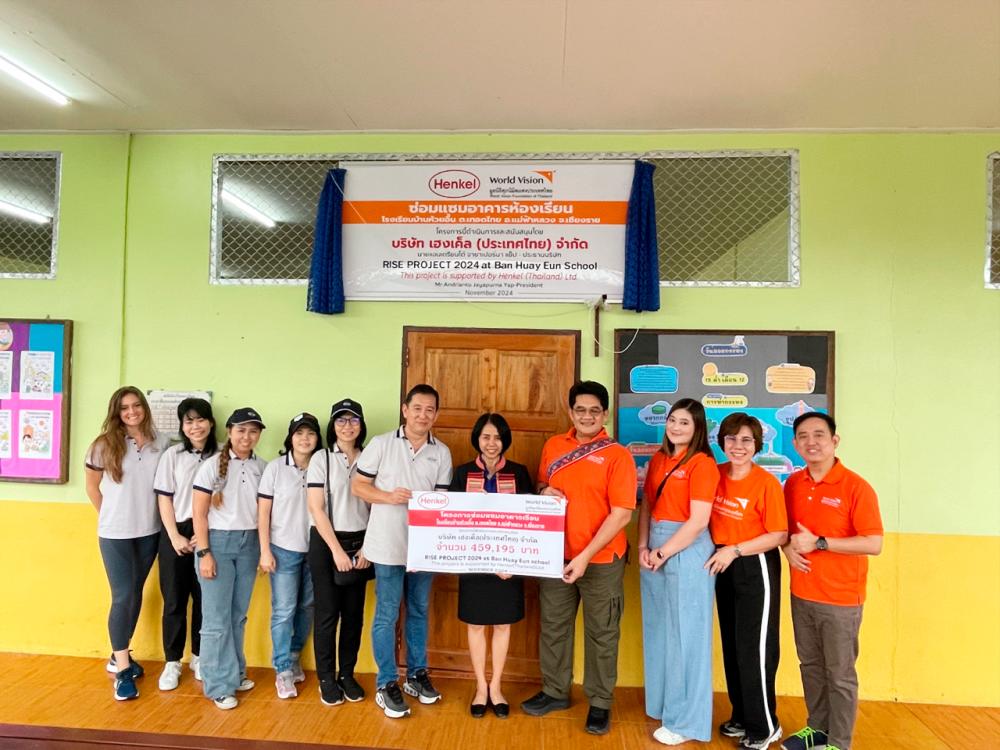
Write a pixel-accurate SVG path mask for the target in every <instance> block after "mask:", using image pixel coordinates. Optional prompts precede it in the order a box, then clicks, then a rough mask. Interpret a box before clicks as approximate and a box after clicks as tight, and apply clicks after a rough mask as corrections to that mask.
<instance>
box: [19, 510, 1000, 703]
mask: <svg viewBox="0 0 1000 750" xmlns="http://www.w3.org/2000/svg"><path fill="white" fill-rule="evenodd" d="M632 533H633V537H634V527H633V529H632ZM0 549H2V550H3V555H4V558H5V560H6V561H7V562H8V564H7V565H4V570H5V571H6V572H7V574H6V575H5V576H3V578H2V582H0V601H2V602H3V603H4V612H5V616H4V618H3V621H2V625H0V650H3V651H14V652H28V653H45V654H66V655H73V656H101V655H104V654H107V653H108V652H109V650H110V647H109V645H108V636H107V608H108V602H109V594H108V587H107V579H106V577H105V574H104V570H103V567H102V564H101V558H100V554H99V552H98V548H97V538H96V514H95V513H94V510H93V508H92V507H91V506H90V505H89V504H83V503H43V502H38V503H34V502H18V501H3V502H0ZM57 561H58V562H57ZM55 571H58V575H56V574H55ZM787 580H788V576H787V570H786V571H785V572H784V578H783V581H784V582H785V585H784V590H783V592H782V593H783V600H782V622H781V628H782V633H781V653H782V660H781V666H780V669H779V672H778V685H777V689H778V692H779V693H781V694H789V695H800V694H801V684H800V682H799V677H798V663H797V661H796V658H795V646H794V643H793V640H792V628H791V620H790V616H789V606H788V595H787ZM269 597H270V588H269V584H268V582H267V578H266V576H261V578H260V580H259V581H258V584H257V587H256V590H255V591H254V597H253V601H252V603H251V606H250V614H249V624H248V627H247V638H246V651H247V659H248V661H249V662H250V664H252V665H255V666H267V665H268V664H269V663H270V662H269V658H270V630H269V627H268V620H269V617H270V604H269ZM161 602H162V600H161V598H160V593H159V589H158V586H157V574H156V569H155V568H154V570H153V572H152V574H151V575H150V577H149V581H148V582H147V584H146V596H145V599H144V606H143V611H142V616H141V619H140V621H139V626H138V629H137V631H136V636H135V639H134V641H133V649H134V651H135V654H136V656H137V658H139V659H140V660H141V659H143V658H147V659H153V660H156V659H162V658H163V652H162V649H161V644H160V619H159V618H160V612H161V610H162V603H161ZM373 604H374V588H373V587H371V588H370V589H369V600H368V608H367V609H368V612H367V616H366V624H368V623H370V622H371V615H372V611H373V610H372V608H373ZM641 630H642V628H641V619H640V609H639V583H638V572H637V569H636V567H635V565H634V564H633V565H631V566H630V568H629V571H628V574H627V577H626V609H625V617H624V620H623V623H622V641H621V650H620V656H619V684H621V685H630V686H635V685H642V684H643V675H642V637H641ZM998 634H1000V538H997V537H974V536H945V535H929V534H890V535H888V536H887V537H886V543H885V549H884V551H883V553H882V555H881V556H880V557H878V558H876V559H874V560H873V561H872V565H871V573H870V575H869V582H868V601H867V603H866V605H865V617H864V624H863V626H862V630H861V657H860V660H859V663H858V671H859V675H860V679H861V694H862V697H863V698H865V699H869V700H901V701H908V702H918V703H947V704H957V705H977V706H1000V676H998V675H1000V638H998ZM369 635H370V634H369V630H368V628H367V627H366V630H365V634H364V638H363V640H362V645H361V655H360V660H359V663H358V670H359V671H362V672H370V671H375V664H374V661H373V659H372V656H371V643H370V640H369ZM577 643H578V649H577V664H576V672H577V680H579V679H580V678H581V677H582V669H583V659H582V657H583V654H582V643H583V638H582V632H578V638H577ZM304 662H305V665H306V666H307V667H309V666H312V664H313V662H312V648H311V646H310V647H309V648H308V649H307V652H306V654H305V657H304ZM715 665H716V667H715V689H716V690H724V689H725V682H724V679H723V676H722V660H721V655H720V651H719V646H718V642H716V660H715Z"/></svg>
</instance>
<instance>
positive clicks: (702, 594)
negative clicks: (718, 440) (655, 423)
mask: <svg viewBox="0 0 1000 750" xmlns="http://www.w3.org/2000/svg"><path fill="white" fill-rule="evenodd" d="M718 484H719V469H718V467H716V465H715V458H714V457H713V456H712V449H711V448H710V447H709V445H708V426H707V424H706V421H705V407H703V406H702V405H701V403H700V402H698V401H695V400H694V399H690V398H684V399H681V400H680V401H678V402H677V403H676V404H674V406H673V408H671V410H670V413H669V414H668V415H667V427H666V432H665V434H664V436H663V445H662V446H661V447H660V450H659V451H658V452H657V453H656V455H654V456H653V458H652V459H651V460H650V462H649V469H648V470H647V472H646V483H645V486H644V488H643V496H644V501H643V503H642V506H641V507H640V508H639V566H640V571H639V580H640V584H641V592H642V643H643V652H644V653H643V662H644V667H645V675H646V713H647V714H648V715H649V716H651V717H652V718H654V719H658V720H659V721H660V722H661V724H662V725H661V726H660V727H659V728H658V729H657V730H656V731H655V732H653V739H655V740H657V741H658V742H662V743H663V744H664V745H679V744H681V743H683V742H688V741H689V740H700V741H702V742H707V741H708V740H710V739H711V738H712V592H713V589H714V587H713V585H712V576H711V574H710V573H709V572H708V570H707V569H706V568H705V561H706V560H708V559H709V558H710V557H711V556H712V554H713V552H714V551H715V545H713V544H712V538H711V537H710V536H709V533H708V521H709V516H710V515H711V513H712V502H713V501H714V499H715V490H716V488H717V487H718Z"/></svg>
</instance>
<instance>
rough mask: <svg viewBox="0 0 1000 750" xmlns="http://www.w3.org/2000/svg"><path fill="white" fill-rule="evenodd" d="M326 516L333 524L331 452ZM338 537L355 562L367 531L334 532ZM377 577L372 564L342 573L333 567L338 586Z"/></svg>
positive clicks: (328, 460)
mask: <svg viewBox="0 0 1000 750" xmlns="http://www.w3.org/2000/svg"><path fill="white" fill-rule="evenodd" d="M326 515H327V517H328V518H329V519H330V523H331V524H333V497H332V495H331V493H330V450H329V449H327V451H326ZM333 533H334V534H335V535H336V536H337V542H339V543H340V547H341V549H343V550H344V553H345V554H346V555H347V556H348V557H349V558H351V560H352V561H353V560H354V558H355V557H357V554H358V553H359V552H360V551H361V548H362V547H363V546H364V543H365V530H364V529H362V530H361V531H337V529H334V530H333ZM374 577H375V566H374V565H372V564H370V563H369V565H368V567H367V568H352V569H351V570H347V571H341V570H338V569H337V566H336V565H334V566H333V582H334V583H335V584H337V585H338V586H353V585H354V584H356V583H366V582H367V581H370V580H372V579H373V578H374Z"/></svg>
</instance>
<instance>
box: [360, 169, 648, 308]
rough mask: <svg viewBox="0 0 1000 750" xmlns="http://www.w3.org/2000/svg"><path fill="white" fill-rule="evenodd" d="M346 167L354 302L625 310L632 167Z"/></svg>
mask: <svg viewBox="0 0 1000 750" xmlns="http://www.w3.org/2000/svg"><path fill="white" fill-rule="evenodd" d="M341 166H342V167H343V168H344V169H345V170H346V172H347V174H346V178H345V185H344V206H343V235H342V237H343V270H344V293H345V296H346V297H347V298H348V299H381V300H391V299H409V300H424V299H426V300H434V299H490V300H501V301H502V300H525V299H529V300H536V301H559V300H564V301H566V300H569V301H578V300H588V299H595V298H597V297H600V296H601V295H602V294H606V295H607V296H608V299H609V300H611V301H621V298H622V290H623V284H624V277H625V217H626V213H627V210H628V198H629V193H630V191H631V187H632V176H633V173H634V171H635V165H634V163H633V162H630V161H629V162H603V161H602V162H596V163H594V162H586V163H580V162H557V163H539V164H529V163H524V162H514V163H511V162H485V161H484V162H471V163H440V162H438V163H427V162H424V163H420V164H412V163H411V164H405V163H404V164H400V163H398V162H394V163H382V162H380V163H374V164H373V163H367V162H350V163H342V164H341Z"/></svg>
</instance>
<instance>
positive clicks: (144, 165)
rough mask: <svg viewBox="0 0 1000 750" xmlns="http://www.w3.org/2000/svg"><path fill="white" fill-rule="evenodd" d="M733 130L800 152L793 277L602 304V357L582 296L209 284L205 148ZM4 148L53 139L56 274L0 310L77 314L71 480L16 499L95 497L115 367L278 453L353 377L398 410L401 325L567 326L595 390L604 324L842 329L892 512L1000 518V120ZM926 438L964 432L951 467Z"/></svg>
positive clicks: (660, 137)
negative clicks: (994, 221)
mask: <svg viewBox="0 0 1000 750" xmlns="http://www.w3.org/2000/svg"><path fill="white" fill-rule="evenodd" d="M744 148H746V149H777V148H780V149H787V148H795V149H798V150H799V155H800V176H801V241H802V285H801V287H800V288H797V289H665V290H664V292H663V309H662V310H661V311H660V312H659V313H655V314H643V315H641V316H637V315H635V314H632V313H625V312H622V311H621V310H620V309H618V308H617V307H613V308H612V309H611V310H609V311H608V312H607V313H605V314H604V315H602V317H601V328H602V343H603V344H604V346H605V353H604V354H602V356H600V357H597V358H595V357H594V356H593V347H592V344H591V342H590V332H591V331H592V329H593V319H592V314H591V313H590V312H588V311H587V310H586V309H585V308H584V306H583V305H569V304H496V303H493V304H491V303H466V302H455V303H349V307H348V313H347V314H346V315H343V316H334V317H331V318H324V317H320V316H314V315H310V314H307V313H305V312H304V309H303V308H304V293H305V290H304V288H303V287H219V286H214V287H213V286H211V285H209V283H208V256H209V222H210V196H211V165H212V156H213V154H216V153H350V152H363V151H413V152H436V151H440V152H462V151H488V152H499V151H509V152H515V153H516V152H534V151H590V150H593V151H609V150H654V149H677V150H714V149H744ZM0 149H5V150H16V149H56V150H61V151H62V152H63V154H64V156H63V190H62V202H61V226H60V246H59V273H58V278H57V280H55V281H23V280H0V314H4V315H19V316H29V315H33V316H44V315H51V316H53V317H70V318H73V319H75V320H76V321H77V329H76V346H75V360H74V373H73V384H74V393H73V414H72V419H73V431H72V440H73V446H72V465H73V473H72V481H71V483H70V484H69V485H68V486H66V487H38V486H31V485H17V484H13V485H11V484H8V485H4V486H2V488H0V495H2V496H3V497H4V498H6V499H33V500H65V501H77V502H85V498H84V495H83V491H82V472H81V471H80V469H79V464H80V463H81V461H82V455H83V450H84V449H85V447H86V444H87V442H88V440H89V438H90V436H92V435H93V434H94V433H95V432H96V430H97V428H98V426H99V423H100V421H101V418H102V416H103V410H104V405H105V403H106V401H105V399H106V398H107V394H108V393H110V391H111V390H112V389H113V388H114V387H115V386H116V385H118V383H119V382H120V379H119V370H120V371H121V373H122V376H123V378H124V381H125V382H134V383H136V384H138V385H140V386H142V387H144V388H148V387H165V388H195V387H204V388H211V389H212V390H214V391H215V394H216V403H217V404H218V408H219V412H220V414H221V413H223V412H226V411H227V410H229V409H230V408H232V407H235V406H239V405H243V404H245V403H251V404H253V405H255V406H256V407H257V408H259V409H260V410H261V411H262V413H263V414H264V415H265V417H267V418H268V420H269V422H270V423H271V424H272V426H273V427H274V428H275V429H272V430H269V431H268V432H267V433H266V437H265V439H264V441H263V444H262V452H263V453H264V454H265V455H273V453H274V452H275V450H276V449H277V447H278V444H279V443H280V438H281V435H280V433H281V432H282V425H283V423H284V422H285V420H287V418H288V417H289V416H290V415H291V414H293V413H296V412H298V411H300V410H301V409H303V408H308V409H313V410H318V412H319V413H324V412H325V410H326V408H327V407H328V405H329V403H330V402H331V401H332V400H334V399H336V398H339V397H340V396H342V395H345V394H351V395H353V396H354V397H356V398H358V399H360V400H362V401H363V402H364V403H365V404H366V405H367V407H368V410H369V413H370V414H371V422H372V423H373V424H372V427H373V428H374V429H375V430H376V431H377V430H380V429H387V428H389V427H391V426H392V425H393V424H394V423H395V419H396V401H397V394H398V390H399V360H400V343H401V329H402V327H403V326H404V325H428V326H440V325H453V326H487V327H488V326H496V327H525V328H534V327H538V328H579V329H580V330H582V331H583V333H584V346H583V351H582V362H581V370H582V373H583V375H584V376H585V377H591V378H597V379H601V380H604V381H606V382H608V383H609V384H610V383H611V381H612V378H613V372H612V368H613V361H614V357H613V354H612V353H611V344H612V331H613V329H614V328H616V327H621V328H627V327H632V326H635V325H641V326H644V327H668V328H747V329H750V328H782V329H785V328H788V329H794V328H803V329H833V330H835V331H836V332H837V379H836V397H837V416H838V418H839V420H840V422H841V424H842V433H843V443H842V454H843V456H844V458H845V461H846V462H848V463H849V464H850V465H852V466H853V467H854V468H856V469H858V470H859V471H861V472H862V473H863V474H865V475H866V476H867V477H868V478H869V479H870V480H871V481H872V483H873V484H874V485H875V486H876V488H877V489H878V491H879V494H880V496H881V498H882V506H883V513H884V516H885V521H886V526H887V529H891V530H897V531H902V532H926V533H946V534H985V535H992V534H1000V507H998V503H997V502H996V492H997V489H996V488H997V486H998V485H1000V468H998V462H997V460H996V456H997V455H1000V432H998V431H997V430H996V429H995V427H994V426H993V425H992V422H993V421H995V419H991V418H990V417H991V416H992V417H994V418H995V417H996V415H998V414H1000V388H998V387H997V385H996V384H997V383H998V382H1000V292H997V291H991V290H985V289H984V288H983V283H982V264H983V249H984V242H985V234H986V232H985V229H986V225H985V215H986V213H985V212H986V194H985V190H984V185H985V179H984V178H985V166H986V156H987V154H989V153H990V152H991V151H994V150H997V149H1000V134H942V135H929V134H914V135H909V134H895V135H882V134H875V135H840V134H778V133H775V134H754V135H739V134H716V135H674V134H650V135H630V136H624V135H598V134H588V135H519V134H506V135H489V134H465V135H460V134H456V135H402V134H399V135H357V136H328V135H322V136H320V135H309V136H298V135H289V136H269V135H252V136H249V135H134V136H124V135H97V136H83V135H81V136H75V135H73V136H69V135H66V136H55V135H53V136H40V135H25V136H0ZM126 186H127V211H128V214H127V216H128V219H127V223H126V222H124V221H123V215H124V211H125V201H126V195H125V193H126ZM123 246H125V247H127V251H126V252H125V253H124V254H123ZM123 264H124V269H125V271H124V276H125V289H124V295H122V294H121V282H122V274H123ZM123 312H124V317H123ZM123 320H124V335H123V336H122V337H120V336H119V332H120V330H121V329H122V321H123ZM940 441H949V442H952V441H957V442H959V444H960V445H962V447H963V449H962V453H961V455H962V461H961V469H960V470H956V467H955V463H956V462H955V461H954V459H952V460H949V461H947V462H945V461H944V460H943V459H944V456H943V451H942V449H941V448H939V447H937V446H936V445H935V443H937V442H940ZM932 446H933V447H932Z"/></svg>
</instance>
